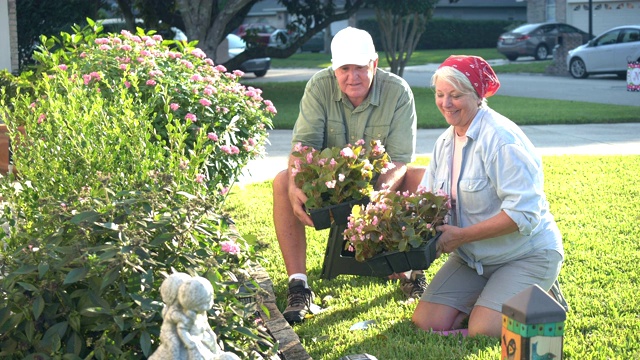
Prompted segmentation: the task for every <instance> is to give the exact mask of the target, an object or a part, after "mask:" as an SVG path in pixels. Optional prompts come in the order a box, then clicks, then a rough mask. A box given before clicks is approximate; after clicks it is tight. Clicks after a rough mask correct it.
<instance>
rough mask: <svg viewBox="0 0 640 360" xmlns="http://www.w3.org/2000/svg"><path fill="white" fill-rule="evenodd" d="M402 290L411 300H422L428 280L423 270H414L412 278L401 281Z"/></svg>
mask: <svg viewBox="0 0 640 360" xmlns="http://www.w3.org/2000/svg"><path fill="white" fill-rule="evenodd" d="M400 289H402V292H403V293H404V295H405V296H406V297H407V298H409V299H412V298H413V299H416V300H420V297H422V294H423V293H424V291H425V290H427V278H426V277H425V276H424V272H423V271H422V270H414V271H412V272H411V277H409V278H408V279H401V280H400Z"/></svg>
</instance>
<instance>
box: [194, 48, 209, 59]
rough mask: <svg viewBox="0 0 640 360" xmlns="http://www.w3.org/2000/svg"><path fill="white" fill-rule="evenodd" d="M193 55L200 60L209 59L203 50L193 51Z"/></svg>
mask: <svg viewBox="0 0 640 360" xmlns="http://www.w3.org/2000/svg"><path fill="white" fill-rule="evenodd" d="M191 55H193V56H195V57H197V58H200V59H204V58H206V57H207V54H205V53H204V51H202V50H201V49H198V48H196V49H194V50H193V51H191Z"/></svg>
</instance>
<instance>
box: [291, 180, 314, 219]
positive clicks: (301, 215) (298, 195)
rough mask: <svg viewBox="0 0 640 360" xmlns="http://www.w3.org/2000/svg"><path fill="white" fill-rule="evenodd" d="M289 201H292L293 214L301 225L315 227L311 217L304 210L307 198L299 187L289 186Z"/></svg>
mask: <svg viewBox="0 0 640 360" xmlns="http://www.w3.org/2000/svg"><path fill="white" fill-rule="evenodd" d="M289 201H291V208H292V209H293V214H294V215H295V216H296V217H297V218H298V220H300V222H301V223H303V224H305V225H306V226H313V221H312V220H311V217H310V216H309V214H307V212H306V211H305V209H304V203H305V201H307V196H306V195H305V194H304V192H302V190H301V189H300V188H298V187H297V186H294V185H292V186H289Z"/></svg>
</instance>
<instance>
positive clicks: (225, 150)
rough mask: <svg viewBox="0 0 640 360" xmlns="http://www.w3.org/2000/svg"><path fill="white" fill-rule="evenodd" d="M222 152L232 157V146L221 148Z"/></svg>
mask: <svg viewBox="0 0 640 360" xmlns="http://www.w3.org/2000/svg"><path fill="white" fill-rule="evenodd" d="M220 150H222V152H224V153H227V154H229V155H231V153H232V151H231V146H229V145H222V146H220Z"/></svg>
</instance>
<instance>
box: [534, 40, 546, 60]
mask: <svg viewBox="0 0 640 360" xmlns="http://www.w3.org/2000/svg"><path fill="white" fill-rule="evenodd" d="M547 56H549V50H547V47H546V46H545V45H542V44H540V45H538V47H537V48H536V54H535V58H536V60H544V59H546V58H547Z"/></svg>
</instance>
